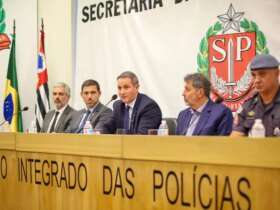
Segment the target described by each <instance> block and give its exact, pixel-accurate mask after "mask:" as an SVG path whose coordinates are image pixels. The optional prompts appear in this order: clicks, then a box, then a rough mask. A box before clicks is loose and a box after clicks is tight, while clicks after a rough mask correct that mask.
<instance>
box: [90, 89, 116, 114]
mask: <svg viewBox="0 0 280 210" xmlns="http://www.w3.org/2000/svg"><path fill="white" fill-rule="evenodd" d="M117 98H118V96H117V94H114V95H112V97H111V99H110V101H108V102H107V103H106V104H105V106H103V107H102V108H101V109H100V110H99V112H98V113H97V115H95V118H96V119H97V118H98V117H99V115H101V114H102V113H103V112H104V111H105V110H106V109H107V106H108V105H109V104H110V103H111V102H112V101H114V100H116V99H117Z"/></svg>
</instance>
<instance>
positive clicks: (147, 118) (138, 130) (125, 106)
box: [105, 71, 162, 134]
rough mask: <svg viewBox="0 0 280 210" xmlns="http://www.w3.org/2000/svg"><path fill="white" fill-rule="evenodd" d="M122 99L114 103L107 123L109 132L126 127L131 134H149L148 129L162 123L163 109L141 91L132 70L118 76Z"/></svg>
mask: <svg viewBox="0 0 280 210" xmlns="http://www.w3.org/2000/svg"><path fill="white" fill-rule="evenodd" d="M117 84H118V95H119V97H120V100H118V101H116V102H115V103H114V105H113V115H112V118H111V120H110V121H108V123H106V124H105V129H106V131H107V132H108V133H115V132H116V131H117V129H125V130H126V133H129V134H147V133H148V129H157V128H158V127H159V125H160V123H161V117H162V114H161V110H160V108H159V106H158V104H157V103H156V102H155V101H154V100H153V99H151V98H149V97H148V96H146V95H144V94H141V93H139V81H138V78H137V76H136V75H135V74H134V73H133V72H130V71H126V72H123V73H122V74H120V75H119V76H118V77H117Z"/></svg>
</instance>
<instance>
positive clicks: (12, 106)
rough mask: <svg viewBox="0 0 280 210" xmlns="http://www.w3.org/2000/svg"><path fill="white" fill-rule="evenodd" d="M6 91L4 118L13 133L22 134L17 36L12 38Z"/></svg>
mask: <svg viewBox="0 0 280 210" xmlns="http://www.w3.org/2000/svg"><path fill="white" fill-rule="evenodd" d="M12 38H13V41H12V48H11V51H10V58H9V65H8V72H7V81H6V89H5V94H4V97H5V99H4V107H3V110H4V118H5V120H6V121H7V122H8V123H9V125H10V131H11V132H22V131H23V126H22V115H21V111H20V110H21V108H20V100H19V94H18V81H17V68H16V35H15V33H14V34H13V36H12Z"/></svg>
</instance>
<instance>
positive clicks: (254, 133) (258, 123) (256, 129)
mask: <svg viewBox="0 0 280 210" xmlns="http://www.w3.org/2000/svg"><path fill="white" fill-rule="evenodd" d="M251 137H253V138H261V137H265V128H264V126H263V123H262V120H261V119H255V123H254V125H253V126H252V129H251Z"/></svg>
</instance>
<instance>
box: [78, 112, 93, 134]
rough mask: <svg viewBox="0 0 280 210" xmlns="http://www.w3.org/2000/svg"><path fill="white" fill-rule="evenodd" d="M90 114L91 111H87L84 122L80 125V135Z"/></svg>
mask: <svg viewBox="0 0 280 210" xmlns="http://www.w3.org/2000/svg"><path fill="white" fill-rule="evenodd" d="M90 113H91V112H90V110H87V112H86V115H85V117H84V119H83V121H82V122H81V124H80V127H79V132H78V133H81V132H82V130H83V128H84V127H85V124H86V121H87V120H88V117H89V115H90Z"/></svg>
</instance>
